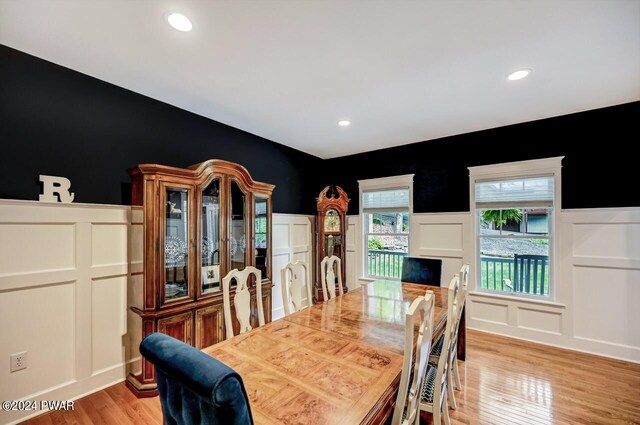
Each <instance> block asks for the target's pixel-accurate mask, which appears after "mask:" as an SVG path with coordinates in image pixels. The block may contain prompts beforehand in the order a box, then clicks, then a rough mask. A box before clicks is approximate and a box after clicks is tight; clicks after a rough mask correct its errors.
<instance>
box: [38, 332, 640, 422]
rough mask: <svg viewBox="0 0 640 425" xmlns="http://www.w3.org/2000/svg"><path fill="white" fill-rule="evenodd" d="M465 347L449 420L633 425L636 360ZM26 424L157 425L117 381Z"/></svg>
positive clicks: (155, 403) (541, 349)
mask: <svg viewBox="0 0 640 425" xmlns="http://www.w3.org/2000/svg"><path fill="white" fill-rule="evenodd" d="M467 350H468V351H467V361H466V362H461V363H460V372H461V375H462V384H463V390H462V391H457V392H456V397H457V400H458V410H456V411H451V422H452V424H496V425H517V424H526V425H543V424H571V425H575V424H640V365H638V364H634V363H629V362H623V361H617V360H609V359H606V358H602V357H597V356H591V355H588V354H582V353H577V352H573V351H567V350H561V349H557V348H552V347H547V346H543V345H538V344H532V343H529V342H524V341H519V340H515V339H510V338H505V337H500V336H496V335H490V334H485V333H481V332H476V331H472V330H468V331H467ZM425 422H426V421H425ZM25 423H27V424H31V425H36V424H47V425H53V424H161V423H162V411H161V409H160V402H159V400H158V398H157V397H156V398H152V399H137V398H135V397H134V396H133V395H132V394H131V393H130V392H129V390H127V389H126V388H125V386H124V384H117V385H114V386H113V387H110V388H107V389H105V390H102V391H99V392H97V393H95V394H92V395H90V396H87V397H85V398H82V399H80V400H77V401H76V403H75V411H73V412H50V413H46V414H44V415H41V416H39V417H36V418H33V419H31V420H29V421H27V422H25Z"/></svg>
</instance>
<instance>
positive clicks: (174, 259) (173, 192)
mask: <svg viewBox="0 0 640 425" xmlns="http://www.w3.org/2000/svg"><path fill="white" fill-rule="evenodd" d="M165 197H166V205H165V210H166V221H165V226H166V230H165V238H164V273H165V288H164V298H165V301H169V300H173V299H176V298H182V297H186V296H187V295H188V290H189V282H188V278H189V271H188V264H189V258H188V257H189V249H188V245H187V243H188V241H189V238H190V235H189V220H188V219H187V214H188V213H189V211H188V210H187V208H188V206H189V201H188V199H189V192H188V191H187V190H186V189H167V190H166V194H165Z"/></svg>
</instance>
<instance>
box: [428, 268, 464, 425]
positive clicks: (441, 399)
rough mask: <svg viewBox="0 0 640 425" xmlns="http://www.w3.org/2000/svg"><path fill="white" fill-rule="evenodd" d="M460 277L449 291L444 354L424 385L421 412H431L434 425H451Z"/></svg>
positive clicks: (429, 372)
mask: <svg viewBox="0 0 640 425" xmlns="http://www.w3.org/2000/svg"><path fill="white" fill-rule="evenodd" d="M460 291H462V287H461V285H460V276H459V275H457V274H456V275H455V276H454V277H453V279H451V283H450V284H449V289H448V290H447V324H446V326H445V330H444V339H443V341H442V344H443V345H442V352H441V354H440V356H439V357H438V359H437V363H431V362H430V363H429V364H428V365H427V372H426V375H425V378H424V384H423V385H422V399H421V401H420V410H422V411H425V412H430V413H431V414H432V415H433V423H434V425H440V424H441V423H442V419H444V423H445V424H446V425H450V423H451V421H450V419H449V400H448V399H449V393H448V390H447V389H448V387H449V373H450V372H451V371H450V366H451V355H452V353H451V350H452V349H453V343H454V339H455V335H457V331H456V330H457V329H458V318H459V317H460V314H459V304H458V302H459V300H460Z"/></svg>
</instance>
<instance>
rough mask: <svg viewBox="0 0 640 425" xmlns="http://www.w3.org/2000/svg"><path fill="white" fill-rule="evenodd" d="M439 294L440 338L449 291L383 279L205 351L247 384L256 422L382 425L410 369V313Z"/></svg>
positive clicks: (437, 320)
mask: <svg viewBox="0 0 640 425" xmlns="http://www.w3.org/2000/svg"><path fill="white" fill-rule="evenodd" d="M427 290H431V291H433V292H434V294H435V312H434V323H435V326H434V335H438V334H440V333H441V332H442V330H443V329H444V325H445V323H446V316H447V290H446V288H439V287H431V286H424V285H417V284H412V283H401V282H398V281H385V280H377V281H374V282H371V283H369V284H367V285H364V286H362V287H361V288H358V289H355V290H352V291H349V293H347V294H345V295H343V296H341V297H337V298H335V299H333V300H329V301H327V302H324V303H318V304H315V305H313V306H311V307H310V308H307V309H305V310H302V311H299V312H297V313H294V314H291V315H288V316H286V317H284V318H282V319H280V320H276V321H274V322H271V323H268V324H266V325H265V326H262V327H259V328H255V329H253V330H251V331H249V332H247V333H244V334H242V335H238V336H235V337H233V338H231V339H229V340H226V341H224V342H221V343H219V344H216V345H213V346H211V347H208V348H205V349H204V350H203V351H204V352H205V353H207V354H209V355H211V356H213V357H215V358H216V359H218V360H220V361H222V362H223V363H225V364H227V365H228V366H230V367H232V368H233V369H235V370H236V371H237V372H238V373H239V374H240V376H241V377H242V380H243V382H244V385H245V388H246V390H247V394H248V396H249V401H250V405H251V411H252V414H253V418H254V421H255V423H256V424H258V425H262V424H273V425H275V424H278V425H282V424H286V425H293V424H304V425H312V424H318V425H319V424H340V425H349V424H379V423H383V422H384V421H385V420H386V419H387V418H388V417H389V416H390V415H391V414H392V413H393V406H394V403H395V398H396V393H397V390H398V385H399V382H400V374H401V372H402V362H403V352H404V349H403V347H404V338H405V336H404V335H405V314H406V312H407V309H408V308H409V306H410V304H411V302H412V301H413V300H414V299H415V298H417V297H418V296H423V295H425V292H426V291H427Z"/></svg>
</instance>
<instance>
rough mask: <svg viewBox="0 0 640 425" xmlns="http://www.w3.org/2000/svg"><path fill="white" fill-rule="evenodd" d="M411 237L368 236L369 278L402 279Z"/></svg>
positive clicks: (367, 259)
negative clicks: (403, 260) (403, 262)
mask: <svg viewBox="0 0 640 425" xmlns="http://www.w3.org/2000/svg"><path fill="white" fill-rule="evenodd" d="M408 252H409V236H372V235H368V236H367V258H366V263H367V276H374V277H386V278H389V279H400V275H401V272H402V259H403V258H404V257H406V256H407V254H408Z"/></svg>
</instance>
